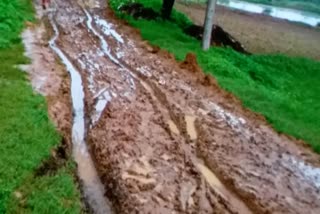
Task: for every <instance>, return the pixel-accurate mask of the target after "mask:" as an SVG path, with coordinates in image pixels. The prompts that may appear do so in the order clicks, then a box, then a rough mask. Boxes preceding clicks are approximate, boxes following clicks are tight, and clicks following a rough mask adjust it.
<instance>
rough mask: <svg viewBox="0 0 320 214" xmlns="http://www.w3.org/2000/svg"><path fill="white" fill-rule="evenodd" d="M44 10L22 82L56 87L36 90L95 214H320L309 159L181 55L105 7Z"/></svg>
mask: <svg viewBox="0 0 320 214" xmlns="http://www.w3.org/2000/svg"><path fill="white" fill-rule="evenodd" d="M53 5H54V6H53V7H54V8H55V10H54V11H50V12H48V13H47V14H45V16H44V17H43V19H42V20H43V22H45V23H46V25H45V26H42V27H43V28H46V32H48V34H49V35H47V36H45V37H43V38H42V40H43V43H37V44H34V48H37V52H36V53H35V54H29V56H30V57H31V58H32V59H33V63H32V65H31V66H32V69H30V73H31V74H30V76H31V79H32V82H33V85H34V86H35V88H36V89H38V91H40V92H43V91H46V90H44V89H43V88H52V86H56V87H54V88H56V89H55V91H56V93H55V95H54V96H53V95H48V93H45V92H43V93H44V94H45V95H47V97H48V100H49V101H50V100H51V102H49V112H50V115H51V118H52V119H53V120H54V121H55V122H56V124H57V126H58V128H59V130H62V131H63V134H65V135H69V136H72V137H70V139H72V143H73V151H74V157H75V160H76V162H77V164H78V171H79V177H80V179H81V182H82V187H83V192H84V197H85V198H86V200H87V202H88V204H89V206H90V207H91V209H92V211H93V212H94V213H259V214H260V213H319V212H320V200H319V199H320V193H319V191H320V168H319V167H320V163H319V156H317V155H315V154H313V153H312V152H311V150H310V149H309V148H307V147H305V146H304V144H303V142H299V141H296V140H294V139H292V138H290V137H287V136H284V135H279V134H277V133H276V132H275V131H274V130H273V129H272V128H270V127H269V125H268V124H267V123H266V122H265V120H264V119H263V118H262V117H260V116H258V115H256V114H254V113H252V112H250V111H248V110H246V109H244V108H243V107H242V106H241V103H240V102H239V101H238V100H237V99H236V98H234V97H233V96H232V95H231V94H229V93H227V92H225V91H223V90H222V89H220V88H219V87H218V85H217V84H216V82H215V80H214V79H213V78H211V77H209V76H206V75H204V74H203V72H202V71H201V70H200V69H199V67H198V65H197V63H196V59H195V57H194V56H193V55H192V54H189V55H188V56H187V57H186V60H185V61H184V62H182V63H178V62H176V61H175V59H174V57H173V56H172V55H170V54H168V53H167V52H165V51H161V50H159V48H156V47H151V46H150V45H148V44H147V43H146V42H144V41H142V39H141V38H140V36H139V33H138V32H137V31H136V30H135V29H133V28H131V27H130V26H128V25H126V24H125V23H123V22H121V21H119V20H117V19H116V18H115V17H114V15H113V14H112V12H111V11H110V9H108V7H107V5H106V3H105V1H102V0H101V1H98V0H96V1H93V0H92V1H76V0H56V1H55V4H53ZM47 37H48V38H47ZM46 43H48V44H49V45H46ZM37 57H40V58H41V59H42V60H37ZM54 58H56V60H54ZM59 61H60V62H59ZM41 62H43V64H42V65H39V63H40V64H41ZM62 71H64V72H65V75H62V74H61V72H62ZM67 72H68V73H69V74H70V79H69V78H68V77H66V76H67V75H66V74H67ZM39 76H40V77H42V78H40V79H41V86H39V83H37V82H38V81H37V78H38V79H39ZM59 79H60V80H59ZM61 79H64V81H62V80H61ZM59 82H64V84H62V83H59ZM51 90H52V89H50V90H48V89H47V91H51ZM52 97H53V98H52ZM68 97H69V100H68V99H67V98H68ZM68 109H69V110H68ZM70 109H73V114H72V115H73V120H72V119H71V117H72V115H71V113H70ZM63 112H67V113H65V114H64V116H65V118H69V119H67V121H68V122H65V123H64V122H63V118H61V114H63ZM68 112H69V113H68ZM59 121H60V122H59ZM61 121H62V122H61ZM61 126H62V127H65V128H61ZM68 132H69V134H68ZM90 157H92V158H90Z"/></svg>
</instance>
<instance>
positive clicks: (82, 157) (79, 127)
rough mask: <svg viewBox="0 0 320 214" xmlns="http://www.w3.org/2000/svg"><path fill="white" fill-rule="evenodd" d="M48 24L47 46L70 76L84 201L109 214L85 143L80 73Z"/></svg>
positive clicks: (75, 145)
mask: <svg viewBox="0 0 320 214" xmlns="http://www.w3.org/2000/svg"><path fill="white" fill-rule="evenodd" d="M49 19H50V23H51V25H52V27H53V30H54V36H53V38H52V39H51V40H50V41H49V46H50V47H51V49H52V50H53V51H54V52H55V53H56V54H57V55H58V57H59V58H60V59H61V61H62V63H63V64H64V65H65V66H66V69H67V71H68V72H69V74H70V76H71V98H72V107H73V115H74V118H73V126H72V143H73V155H74V159H75V161H76V163H77V165H78V175H79V177H80V179H81V182H82V184H83V186H82V187H83V191H84V195H85V197H86V200H87V201H88V202H89V205H90V206H91V208H92V209H93V211H94V213H98V214H100V213H101V214H102V213H111V208H110V205H109V203H108V201H107V200H106V198H105V197H104V193H105V190H104V187H103V185H102V183H101V181H100V179H99V176H98V174H97V172H96V169H95V167H94V164H93V161H92V159H91V157H90V154H89V152H88V149H87V147H86V142H85V134H86V133H85V115H84V98H85V95H84V91H83V85H82V79H81V76H80V73H79V72H78V71H77V70H76V68H75V67H74V66H73V64H72V63H71V62H70V60H69V59H68V58H67V56H66V55H65V54H64V53H63V52H62V51H61V50H60V49H59V48H58V46H57V45H56V40H57V38H58V36H59V30H58V27H57V25H56V24H55V22H54V21H53V17H52V16H50V17H49Z"/></svg>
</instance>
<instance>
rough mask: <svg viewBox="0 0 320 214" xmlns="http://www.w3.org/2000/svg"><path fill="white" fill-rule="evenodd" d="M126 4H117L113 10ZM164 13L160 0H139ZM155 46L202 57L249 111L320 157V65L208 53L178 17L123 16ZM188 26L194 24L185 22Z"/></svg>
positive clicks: (180, 54)
mask: <svg viewBox="0 0 320 214" xmlns="http://www.w3.org/2000/svg"><path fill="white" fill-rule="evenodd" d="M123 2H126V1H122V0H111V1H110V3H111V7H112V8H113V9H114V10H115V11H116V13H117V14H118V15H120V14H119V11H117V8H118V6H119V5H120V4H121V3H123ZM138 2H141V3H143V4H146V5H148V6H149V7H153V8H157V9H158V8H159V4H160V1H159V0H139V1H138ZM121 16H122V17H123V18H125V19H126V20H127V21H128V22H129V23H130V24H131V25H132V26H134V27H136V28H138V29H140V32H141V35H142V37H143V38H144V39H146V40H148V41H149V42H150V43H151V44H154V45H158V46H160V47H161V48H163V49H166V50H168V51H169V52H171V53H173V54H175V56H176V58H177V59H178V60H183V59H184V57H185V55H186V54H187V53H188V52H193V53H195V54H196V55H197V58H198V62H199V64H200V66H201V67H202V69H203V70H204V71H205V72H207V73H210V74H212V75H213V76H214V77H215V78H216V79H217V80H218V82H219V84H220V85H221V86H222V87H223V88H224V89H226V90H227V91H230V92H232V93H233V94H235V95H236V96H237V97H239V98H240V99H241V100H242V101H243V104H244V106H246V107H249V108H250V109H252V110H253V111H255V112H259V113H261V114H263V115H264V116H265V117H266V118H267V120H268V121H269V122H270V123H271V124H272V125H273V127H274V128H275V129H276V130H278V131H279V132H284V133H287V134H289V135H292V136H295V137H297V138H299V139H303V140H305V141H306V142H307V143H308V144H310V145H311V146H312V147H313V148H314V150H315V151H316V152H320V132H319V127H320V84H319V82H320V63H319V62H317V61H313V60H310V59H306V58H296V57H288V56H285V55H252V56H247V55H243V54H240V53H237V52H235V51H233V50H232V49H228V48H211V49H210V50H209V51H207V52H204V51H202V50H201V46H200V42H199V41H197V40H195V39H193V38H191V37H189V36H187V35H185V34H184V33H183V32H182V30H181V28H180V27H179V26H181V25H180V24H179V23H180V22H181V20H180V21H179V22H177V20H179V19H177V16H178V17H183V16H182V15H181V14H179V13H178V12H176V11H175V12H174V14H173V21H171V22H166V21H161V20H157V21H147V20H142V19H139V20H134V19H133V18H132V17H129V16H126V15H121ZM183 22H185V23H188V22H190V20H184V21H183Z"/></svg>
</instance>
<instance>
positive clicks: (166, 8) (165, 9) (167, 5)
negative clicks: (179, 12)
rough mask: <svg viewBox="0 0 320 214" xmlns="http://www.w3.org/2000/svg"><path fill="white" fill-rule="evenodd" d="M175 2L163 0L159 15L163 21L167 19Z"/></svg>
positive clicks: (173, 0)
mask: <svg viewBox="0 0 320 214" xmlns="http://www.w3.org/2000/svg"><path fill="white" fill-rule="evenodd" d="M174 2H175V0H163V3H162V10H161V15H162V18H164V19H169V18H170V16H171V12H172V8H173V5H174Z"/></svg>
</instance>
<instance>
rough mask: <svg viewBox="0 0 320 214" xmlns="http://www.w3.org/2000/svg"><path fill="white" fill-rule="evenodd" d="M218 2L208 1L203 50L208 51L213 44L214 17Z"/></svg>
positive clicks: (215, 0)
mask: <svg viewBox="0 0 320 214" xmlns="http://www.w3.org/2000/svg"><path fill="white" fill-rule="evenodd" d="M216 2H217V0H208V4H207V12H206V18H205V21H204V32H203V38H202V49H203V50H208V49H209V48H210V43H211V34H212V25H213V17H214V13H215V7H216Z"/></svg>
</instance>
